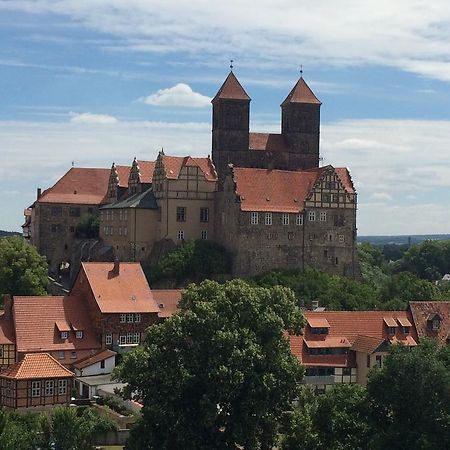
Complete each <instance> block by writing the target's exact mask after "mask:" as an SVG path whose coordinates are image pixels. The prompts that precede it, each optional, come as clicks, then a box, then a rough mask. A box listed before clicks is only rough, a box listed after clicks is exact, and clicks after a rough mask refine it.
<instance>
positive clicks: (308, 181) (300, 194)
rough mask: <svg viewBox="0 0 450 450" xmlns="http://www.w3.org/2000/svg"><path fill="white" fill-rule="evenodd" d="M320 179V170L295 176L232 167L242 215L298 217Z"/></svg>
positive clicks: (284, 171)
mask: <svg viewBox="0 0 450 450" xmlns="http://www.w3.org/2000/svg"><path fill="white" fill-rule="evenodd" d="M317 177H318V171H317V170H316V171H313V170H309V171H302V172H300V171H299V172H293V171H286V170H270V169H253V168H243V167H233V178H234V182H235V183H236V195H238V196H240V200H241V210H242V211H271V212H291V213H299V212H301V211H303V209H304V202H305V199H306V196H307V195H308V193H309V192H310V190H311V188H312V186H313V185H314V183H315V181H316V180H317Z"/></svg>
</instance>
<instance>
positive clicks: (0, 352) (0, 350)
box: [0, 347, 3, 358]
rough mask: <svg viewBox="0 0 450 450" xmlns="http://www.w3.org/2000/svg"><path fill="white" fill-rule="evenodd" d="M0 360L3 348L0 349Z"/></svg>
mask: <svg viewBox="0 0 450 450" xmlns="http://www.w3.org/2000/svg"><path fill="white" fill-rule="evenodd" d="M0 358H3V347H0Z"/></svg>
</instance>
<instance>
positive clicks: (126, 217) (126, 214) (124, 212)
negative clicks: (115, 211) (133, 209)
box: [123, 209, 128, 220]
mask: <svg viewBox="0 0 450 450" xmlns="http://www.w3.org/2000/svg"><path fill="white" fill-rule="evenodd" d="M123 220H128V210H127V209H125V210H124V211H123Z"/></svg>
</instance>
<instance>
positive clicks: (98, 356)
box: [73, 349, 117, 369]
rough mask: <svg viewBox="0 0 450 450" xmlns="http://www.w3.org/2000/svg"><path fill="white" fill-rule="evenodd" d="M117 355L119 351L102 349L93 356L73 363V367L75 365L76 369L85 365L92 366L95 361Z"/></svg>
mask: <svg viewBox="0 0 450 450" xmlns="http://www.w3.org/2000/svg"><path fill="white" fill-rule="evenodd" d="M116 355H117V353H116V352H113V351H112V350H108V349H105V350H100V351H98V352H97V353H94V354H93V355H91V356H86V358H82V359H79V360H78V361H76V362H75V363H74V364H73V367H75V369H84V368H85V367H89V366H92V365H93V364H95V363H98V362H100V361H104V360H105V359H108V358H112V357H113V356H116Z"/></svg>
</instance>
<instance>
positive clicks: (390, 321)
mask: <svg viewBox="0 0 450 450" xmlns="http://www.w3.org/2000/svg"><path fill="white" fill-rule="evenodd" d="M383 321H384V323H385V324H386V326H387V329H388V334H389V336H395V333H396V331H397V322H396V321H395V319H394V318H393V317H384V318H383Z"/></svg>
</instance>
